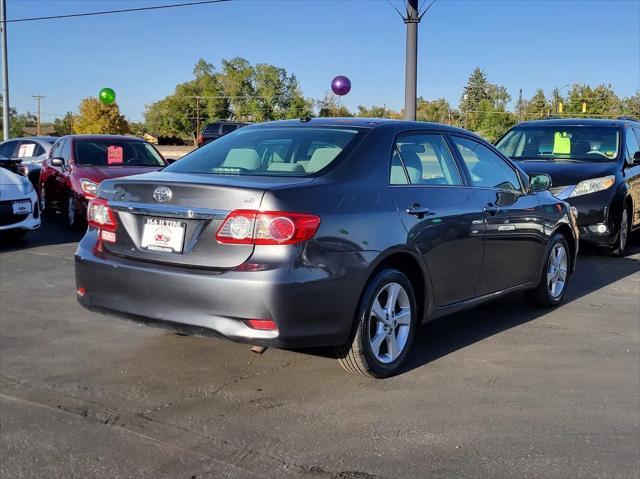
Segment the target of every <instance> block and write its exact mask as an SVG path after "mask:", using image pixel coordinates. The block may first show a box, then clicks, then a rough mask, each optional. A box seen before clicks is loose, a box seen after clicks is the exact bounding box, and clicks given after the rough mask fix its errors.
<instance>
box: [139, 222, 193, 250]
mask: <svg viewBox="0 0 640 479" xmlns="http://www.w3.org/2000/svg"><path fill="white" fill-rule="evenodd" d="M186 227H187V224H186V223H184V222H182V221H174V220H165V219H159V218H147V219H146V221H145V224H144V227H143V229H142V243H141V244H140V246H141V247H142V248H143V249H146V250H149V251H160V252H163V253H181V252H182V244H183V242H184V232H185V229H186Z"/></svg>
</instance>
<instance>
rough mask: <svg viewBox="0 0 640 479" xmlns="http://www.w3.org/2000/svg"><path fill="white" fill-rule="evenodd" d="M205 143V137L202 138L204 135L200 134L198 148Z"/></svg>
mask: <svg viewBox="0 0 640 479" xmlns="http://www.w3.org/2000/svg"><path fill="white" fill-rule="evenodd" d="M203 143H204V136H202V133H199V134H198V146H202V144H203Z"/></svg>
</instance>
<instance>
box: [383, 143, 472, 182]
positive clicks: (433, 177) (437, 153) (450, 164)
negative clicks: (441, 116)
mask: <svg viewBox="0 0 640 479" xmlns="http://www.w3.org/2000/svg"><path fill="white" fill-rule="evenodd" d="M390 183H391V184H392V185H398V184H399V185H401V184H412V185H443V186H447V185H448V186H461V185H462V178H461V177H460V173H459V172H458V168H457V166H456V162H455V160H454V159H453V155H452V154H451V152H450V151H449V148H448V147H447V143H446V142H445V140H444V138H443V137H442V136H441V135H438V134H412V135H405V136H401V137H400V138H398V140H397V141H396V144H395V148H394V154H393V157H392V159H391V176H390Z"/></svg>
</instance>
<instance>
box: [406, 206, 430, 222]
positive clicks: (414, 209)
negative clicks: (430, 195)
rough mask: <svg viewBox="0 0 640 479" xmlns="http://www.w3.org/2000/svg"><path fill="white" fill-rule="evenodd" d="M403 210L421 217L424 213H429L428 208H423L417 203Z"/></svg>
mask: <svg viewBox="0 0 640 479" xmlns="http://www.w3.org/2000/svg"><path fill="white" fill-rule="evenodd" d="M405 212H406V213H407V214H409V215H413V216H416V217H417V218H422V217H423V216H424V215H428V214H429V208H423V207H422V206H420V205H419V204H418V203H414V204H413V205H412V206H411V207H410V208H407V209H406V210H405Z"/></svg>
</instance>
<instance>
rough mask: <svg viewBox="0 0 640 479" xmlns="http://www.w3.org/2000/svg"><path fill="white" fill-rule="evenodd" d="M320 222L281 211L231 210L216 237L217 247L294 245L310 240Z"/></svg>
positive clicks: (312, 217)
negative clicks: (226, 245)
mask: <svg viewBox="0 0 640 479" xmlns="http://www.w3.org/2000/svg"><path fill="white" fill-rule="evenodd" d="M318 226H320V218H319V217H318V216H315V215H309V214H305V213H288V212H284V211H256V210H234V211H232V212H231V213H229V215H228V216H227V217H226V219H225V220H224V223H222V226H220V229H218V232H217V233H216V239H217V240H218V241H219V242H220V243H228V244H256V245H274V244H295V243H300V242H301V241H306V240H308V239H311V238H313V235H314V234H316V231H317V230H318Z"/></svg>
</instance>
